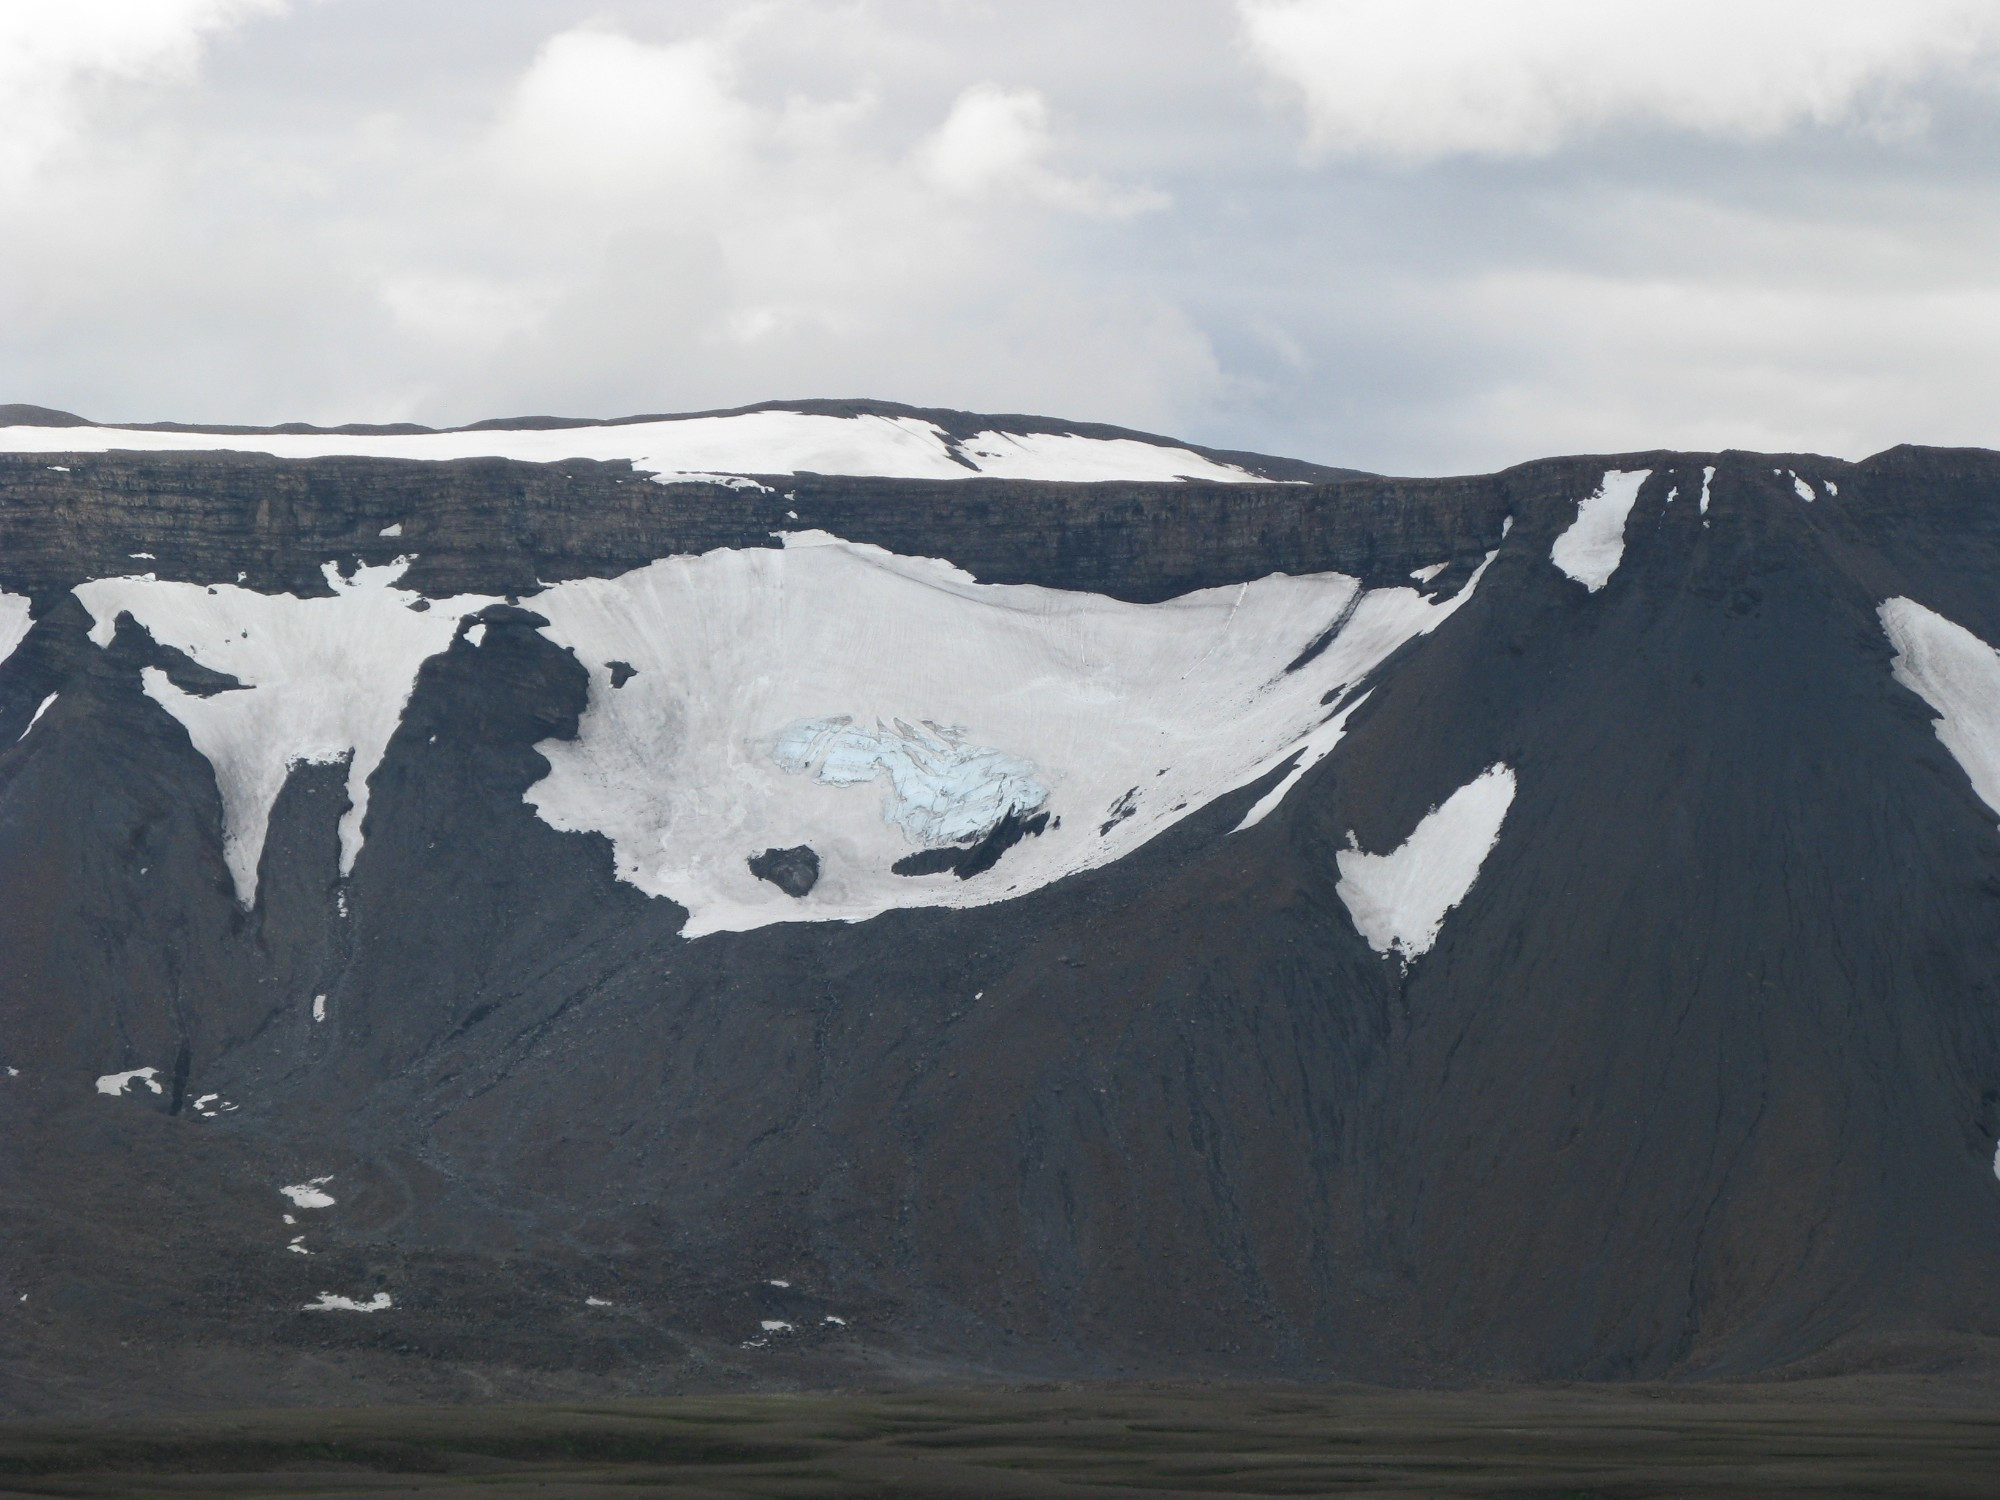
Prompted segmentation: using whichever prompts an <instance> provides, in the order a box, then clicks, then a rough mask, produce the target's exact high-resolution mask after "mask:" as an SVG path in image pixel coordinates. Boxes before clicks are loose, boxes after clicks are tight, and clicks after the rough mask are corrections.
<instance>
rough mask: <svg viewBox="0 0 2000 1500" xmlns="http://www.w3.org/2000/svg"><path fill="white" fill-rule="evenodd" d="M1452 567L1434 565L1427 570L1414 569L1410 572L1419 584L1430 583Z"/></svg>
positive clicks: (1446, 564) (1443, 564)
mask: <svg viewBox="0 0 2000 1500" xmlns="http://www.w3.org/2000/svg"><path fill="white" fill-rule="evenodd" d="M1450 566H1451V564H1450V563H1432V564H1431V565H1430V566H1429V567H1427V568H1412V569H1411V570H1410V576H1411V577H1412V578H1414V579H1416V580H1417V582H1418V583H1429V582H1430V581H1431V580H1432V579H1433V578H1435V577H1437V576H1438V574H1440V573H1442V572H1443V571H1444V570H1445V569H1446V568H1448V567H1450Z"/></svg>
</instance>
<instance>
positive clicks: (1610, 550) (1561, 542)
mask: <svg viewBox="0 0 2000 1500" xmlns="http://www.w3.org/2000/svg"><path fill="white" fill-rule="evenodd" d="M1652 472H1653V471H1652V470H1651V469H1613V470H1611V471H1610V472H1609V473H1607V474H1606V475H1605V476H1604V482H1603V483H1602V484H1600V485H1599V486H1598V487H1597V488H1596V490H1595V491H1593V492H1592V493H1591V494H1590V495H1589V496H1587V497H1586V498H1585V499H1584V501H1583V502H1582V503H1581V504H1580V505H1578V506H1577V508H1576V520H1574V521H1573V522H1571V523H1570V527H1569V529H1568V530H1567V531H1565V532H1564V533H1563V534H1562V535H1561V536H1559V537H1557V538H1556V542H1555V545H1554V546H1553V547H1551V548H1550V549H1549V560H1550V561H1551V562H1553V563H1554V564H1555V565H1556V566H1557V567H1558V568H1560V569H1562V570H1563V572H1564V573H1566V574H1568V575H1569V576H1570V577H1571V578H1574V579H1575V580H1576V581H1577V582H1578V583H1580V584H1582V585H1583V586H1584V587H1585V588H1586V589H1588V590H1589V591H1590V592H1591V593H1593V594H1594V593H1596V592H1597V591H1598V590H1599V589H1601V588H1603V587H1604V585H1605V584H1607V583H1609V582H1610V581H1611V575H1612V574H1613V573H1615V572H1617V571H1618V564H1619V563H1620V562H1622V561H1624V558H1625V519H1626V517H1627V516H1629V515H1631V514H1632V502H1633V501H1635V500H1637V499H1638V498H1639V486H1641V485H1642V484H1644V483H1645V482H1646V480H1647V477H1648V476H1649V475H1651V474H1652ZM1705 493H1706V492H1705V491H1704V494H1705Z"/></svg>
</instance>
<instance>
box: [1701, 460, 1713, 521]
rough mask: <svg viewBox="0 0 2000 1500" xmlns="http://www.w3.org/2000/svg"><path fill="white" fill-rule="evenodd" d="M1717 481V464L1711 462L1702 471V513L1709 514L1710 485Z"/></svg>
mask: <svg viewBox="0 0 2000 1500" xmlns="http://www.w3.org/2000/svg"><path fill="white" fill-rule="evenodd" d="M1714 482H1715V465H1714V464H1710V465H1708V467H1706V468H1705V469H1703V470H1702V471H1701V513H1702V514H1703V515H1707V514H1708V487H1709V486H1710V485H1711V484H1713V483H1714Z"/></svg>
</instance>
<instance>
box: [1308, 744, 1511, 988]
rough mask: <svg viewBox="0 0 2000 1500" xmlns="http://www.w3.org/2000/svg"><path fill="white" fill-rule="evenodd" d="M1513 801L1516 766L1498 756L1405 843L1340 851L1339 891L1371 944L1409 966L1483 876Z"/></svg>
mask: <svg viewBox="0 0 2000 1500" xmlns="http://www.w3.org/2000/svg"><path fill="white" fill-rule="evenodd" d="M1513 804H1514V773H1513V771H1512V770H1511V769H1510V768H1509V767H1508V766H1507V765H1506V764H1505V763H1504V762H1503V763H1498V764H1495V765H1492V766H1489V767H1488V768H1487V769H1486V770H1485V771H1483V772H1481V773H1480V774H1479V775H1478V776H1476V777H1474V778H1473V779H1472V780H1471V781H1469V782H1467V783H1466V784H1465V785H1464V786H1462V787H1460V788H1459V789H1458V790H1457V791H1455V792H1453V793H1452V794H1451V795H1450V796H1449V797H1447V798H1446V799H1445V800H1444V801H1443V802H1442V803H1440V804H1439V805H1438V806H1436V807H1434V808H1432V809H1431V810H1430V812H1429V813H1428V814H1426V815H1425V817H1424V818H1423V820H1422V821H1421V822H1419V823H1418V824H1417V826H1416V828H1415V829H1414V830H1413V831H1412V832H1411V834H1410V836H1409V838H1408V839H1407V840H1405V841H1404V843H1403V845H1402V847H1401V848H1399V849H1396V850H1394V851H1392V852H1391V853H1388V854H1364V853H1363V852H1362V851H1361V850H1360V849H1359V848H1358V847H1357V848H1350V849H1343V850H1341V851H1340V853H1339V854H1338V855H1337V856H1335V857H1336V859H1337V861H1338V863H1339V866H1340V884H1339V885H1338V887H1336V890H1337V892H1338V894H1339V896H1340V899H1341V900H1342V901H1343V902H1344V903H1345V904H1346V906H1347V910H1348V914H1349V915H1350V916H1352V917H1353V919H1354V927H1355V930H1356V931H1357V932H1359V933H1360V934H1361V936H1362V937H1363V938H1365V939H1366V940H1367V942H1368V946H1369V947H1371V948H1373V949H1374V950H1375V951H1376V952H1377V953H1380V954H1382V955H1384V956H1385V957H1386V956H1387V955H1388V954H1390V953H1392V952H1393V953H1395V954H1397V955H1399V956H1400V957H1401V959H1402V961H1403V963H1404V964H1405V965H1408V964H1409V963H1410V962H1411V961H1413V960H1414V959H1417V958H1421V957H1422V956H1423V955H1424V954H1425V953H1428V952H1429V951H1430V948H1431V944H1433V943H1435V942H1436V941H1437V935H1438V929H1439V928H1440V927H1442V926H1443V925H1444V919H1445V915H1446V914H1447V913H1448V912H1450V911H1451V909H1452V908H1453V907H1455V906H1457V905H1458V904H1459V902H1461V901H1463V900H1464V899H1465V898H1466V896H1467V895H1468V894H1469V893H1470V892H1471V890H1472V883H1473V882H1474V881H1475V880H1477V879H1478V878H1479V870H1480V867H1481V866H1482V865H1484V864H1485V863H1486V856H1487V855H1488V854H1489V853H1491V852H1492V849H1493V845H1494V844H1495V843H1496V842H1498V840H1499V838H1500V825H1501V823H1502V822H1504V821H1505V819H1506V817H1507V809H1508V808H1510V807H1511V806H1513ZM1349 837H1350V839H1351V838H1352V835H1351V834H1350V835H1349Z"/></svg>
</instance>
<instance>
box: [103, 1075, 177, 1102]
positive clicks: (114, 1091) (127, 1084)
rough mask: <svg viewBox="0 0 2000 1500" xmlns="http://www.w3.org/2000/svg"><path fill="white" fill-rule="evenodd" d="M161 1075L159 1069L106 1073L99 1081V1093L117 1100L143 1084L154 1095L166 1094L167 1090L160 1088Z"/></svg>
mask: <svg viewBox="0 0 2000 1500" xmlns="http://www.w3.org/2000/svg"><path fill="white" fill-rule="evenodd" d="M159 1074H160V1070H159V1069H158V1068H134V1069H132V1071H131V1072H129V1073H106V1074H105V1075H104V1076H103V1077H102V1078H100V1079H98V1080H97V1092H98V1093H100V1094H109V1095H111V1096H112V1097H113V1098H114V1099H115V1098H116V1097H117V1096H118V1095H120V1094H124V1093H129V1092H130V1091H131V1088H132V1085H133V1084H134V1083H136V1082H143V1083H144V1084H145V1085H146V1087H147V1088H149V1089H151V1090H152V1091H153V1092H154V1093H156V1094H164V1093H165V1092H166V1090H165V1089H164V1088H162V1087H160V1078H159Z"/></svg>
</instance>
